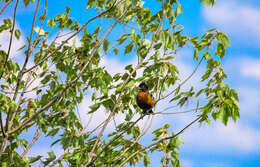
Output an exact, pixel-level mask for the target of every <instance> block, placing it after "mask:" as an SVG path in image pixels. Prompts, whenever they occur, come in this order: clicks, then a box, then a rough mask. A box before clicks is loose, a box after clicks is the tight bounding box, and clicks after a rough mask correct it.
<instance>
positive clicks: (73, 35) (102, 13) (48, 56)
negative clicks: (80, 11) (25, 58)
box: [24, 1, 116, 73]
mask: <svg viewBox="0 0 260 167" xmlns="http://www.w3.org/2000/svg"><path fill="white" fill-rule="evenodd" d="M115 4H116V1H115V2H114V3H113V5H112V6H111V7H110V8H109V9H107V10H106V11H104V12H101V13H100V14H98V15H96V16H94V17H92V18H91V19H89V20H88V21H87V22H86V23H85V24H84V25H83V26H82V27H81V28H80V29H79V30H78V31H76V32H75V33H74V34H72V35H71V36H70V37H68V38H67V39H66V40H64V41H62V43H61V44H60V46H58V47H57V48H56V49H55V50H54V51H53V52H52V53H50V55H46V56H45V57H44V58H43V59H42V60H40V61H39V62H38V63H37V64H35V65H34V66H32V67H30V68H29V69H27V70H25V71H24V73H27V72H29V71H31V70H32V69H34V68H36V67H37V66H39V65H40V64H41V63H43V62H44V61H45V60H47V59H48V58H50V57H52V56H53V55H54V54H55V53H56V52H57V51H58V50H59V49H60V48H61V47H62V46H63V45H64V44H65V43H67V42H68V41H69V40H70V39H72V38H73V37H75V36H76V35H77V34H78V33H80V32H81V31H82V30H83V29H84V28H85V27H86V26H87V25H88V24H89V23H90V22H91V21H93V20H95V19H97V18H98V17H100V16H102V15H104V14H105V13H107V12H109V11H110V10H112V9H113V8H114V7H115Z"/></svg>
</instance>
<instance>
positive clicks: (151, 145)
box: [119, 115, 202, 167]
mask: <svg viewBox="0 0 260 167" xmlns="http://www.w3.org/2000/svg"><path fill="white" fill-rule="evenodd" d="M201 117H202V115H200V116H199V117H197V118H196V119H195V120H193V121H192V122H191V123H189V124H188V125H187V126H185V127H184V128H183V129H182V130H180V131H179V132H178V133H176V134H175V135H173V136H169V137H165V138H162V139H161V140H159V141H157V142H155V143H153V144H150V145H149V146H146V147H144V148H143V149H141V150H138V151H136V152H135V153H133V154H132V155H130V156H129V157H128V158H127V159H126V160H125V161H124V162H123V163H122V164H120V166H119V167H122V166H124V165H125V164H126V163H127V162H128V161H129V160H130V159H131V158H132V157H134V156H135V155H136V154H138V153H140V152H143V151H145V150H147V149H150V148H152V147H154V146H156V145H157V144H158V143H161V142H163V141H164V140H169V139H172V138H175V137H177V136H179V135H180V134H182V133H183V132H184V131H185V130H186V129H188V128H189V127H190V126H191V125H192V124H194V123H195V122H197V121H198V120H199V119H200V118H201Z"/></svg>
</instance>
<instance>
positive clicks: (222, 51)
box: [215, 43, 225, 59]
mask: <svg viewBox="0 0 260 167" xmlns="http://www.w3.org/2000/svg"><path fill="white" fill-rule="evenodd" d="M215 55H218V57H219V58H221V59H222V58H223V57H224V56H225V47H224V45H223V44H222V43H218V46H217V50H216V52H215Z"/></svg>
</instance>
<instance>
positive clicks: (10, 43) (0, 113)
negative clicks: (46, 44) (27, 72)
mask: <svg viewBox="0 0 260 167" xmlns="http://www.w3.org/2000/svg"><path fill="white" fill-rule="evenodd" d="M18 2H19V0H17V1H16V4H15V7H14V16H13V26H12V29H11V36H10V41H9V47H8V52H7V56H6V59H5V62H4V65H3V72H2V73H1V75H0V80H1V78H2V76H3V74H4V72H5V67H6V65H7V62H8V59H9V55H10V51H11V47H12V41H13V35H14V27H15V20H16V9H17V6H18ZM7 3H8V2H7ZM8 113H9V111H8ZM8 116H9V115H7V118H8ZM0 119H1V120H0V122H1V123H0V124H1V131H2V134H3V137H4V139H3V141H2V144H1V148H0V155H1V154H2V152H3V149H4V147H5V144H6V141H7V138H8V136H7V135H6V134H5V130H4V127H3V120H2V112H0ZM7 123H8V120H6V127H5V128H6V131H8V129H7V128H8V126H7V125H8V124H7Z"/></svg>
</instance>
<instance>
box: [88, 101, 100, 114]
mask: <svg viewBox="0 0 260 167" xmlns="http://www.w3.org/2000/svg"><path fill="white" fill-rule="evenodd" d="M99 107H100V104H99V103H96V104H93V105H91V106H89V108H90V109H91V111H89V112H88V113H93V112H95V111H97V109H98V108H99Z"/></svg>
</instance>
